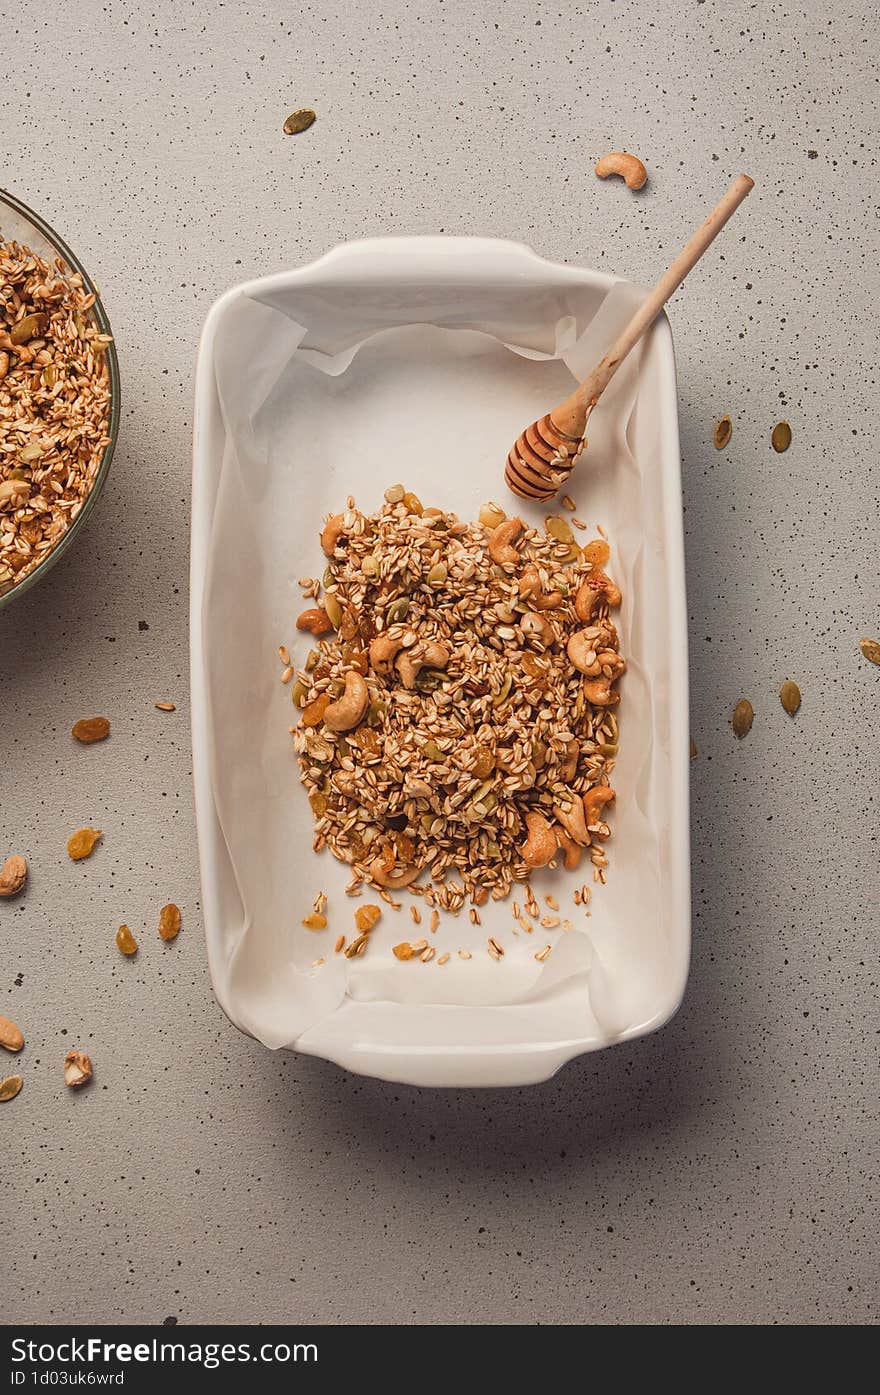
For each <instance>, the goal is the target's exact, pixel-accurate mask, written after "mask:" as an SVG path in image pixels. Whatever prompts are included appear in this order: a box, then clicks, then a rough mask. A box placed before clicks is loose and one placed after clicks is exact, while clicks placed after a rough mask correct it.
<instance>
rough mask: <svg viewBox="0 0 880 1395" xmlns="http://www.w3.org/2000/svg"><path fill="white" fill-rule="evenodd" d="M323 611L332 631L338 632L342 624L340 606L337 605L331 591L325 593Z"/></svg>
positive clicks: (337, 602)
mask: <svg viewBox="0 0 880 1395" xmlns="http://www.w3.org/2000/svg"><path fill="white" fill-rule="evenodd" d="M324 609H325V610H326V612H327V615H328V618H329V620H330V624H331V625H332V626H333V628H334V630H338V629H339V626H340V625H341V624H342V606H341V605H340V604H339V601H338V600H337V598H336V596H335V595H334V593H333V592H332V591H327V592H326V593H325V595H324Z"/></svg>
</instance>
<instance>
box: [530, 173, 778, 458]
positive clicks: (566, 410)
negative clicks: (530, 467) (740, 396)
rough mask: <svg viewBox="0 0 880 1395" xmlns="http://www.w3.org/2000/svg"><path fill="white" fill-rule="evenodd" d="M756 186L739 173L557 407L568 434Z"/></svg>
mask: <svg viewBox="0 0 880 1395" xmlns="http://www.w3.org/2000/svg"><path fill="white" fill-rule="evenodd" d="M754 187H755V181H754V180H753V179H750V178H749V176H748V175H747V174H739V175H737V177H736V179H735V180H734V181H733V183H732V184H731V186H730V188H729V189H728V190H727V193H726V194H725V195H724V197H723V198H722V199H720V200H719V202H718V203H717V204H716V205H715V207H714V208H713V209H712V212H711V213H710V214H709V216H708V218H707V219H706V221H705V223H703V224H702V225H701V226H700V227H699V228H697V231H696V232H695V233H694V235H693V237H692V238H691V239H690V241H689V242H687V243H686V244H685V246H684V247H683V248H682V249H681V251H680V252H679V254H678V256H677V257H676V258H675V261H674V262H673V263H672V265H671V266H670V267H669V269H668V270H667V271H665V272H664V273H663V275H662V276H661V277H660V280H659V281H658V282H657V284H656V286H655V287H654V289H653V290H652V291H651V294H650V295H649V296H648V298H647V299H646V300H644V301H642V304H641V305H640V306H639V308H638V310H637V311H636V313H635V314H634V315H633V317H632V319H631V320H630V322H629V324H628V325H627V326H626V328H625V329H624V330H623V332H622V333H621V334H620V335H619V336H618V338H617V339H616V340H615V341H614V343H613V344H612V345H611V348H610V349H609V350H608V352H607V354H606V355H605V357H604V358H603V359H602V362H601V363H600V364H598V365H597V366H596V367H595V368H594V369H593V371H592V373H591V374H590V375H589V377H587V378H585V379H584V381H583V382H582V383H581V385H580V387H577V388H575V390H574V392H573V393H572V394H571V396H570V397H567V398H566V400H565V401H564V402H562V403H560V405H559V406H558V407H554V409H553V411H552V412H551V413H550V417H551V419H552V421H553V423H554V425H555V426H557V427H558V428H559V430H560V431H563V432H565V433H566V434H567V435H569V436H582V435H583V432H584V428H585V426H586V419H587V416H588V415H589V411H590V410H592V408H593V406H594V405H595V403H596V401H597V400H598V398H599V397H601V395H602V393H603V392H604V391H605V389H606V387H607V386H608V384H609V383H610V381H611V379H612V378H613V377H614V374H615V373H616V372H617V370H618V368H619V367H620V365H621V363H622V362H623V360H624V359H625V358H626V356H627V354H628V353H629V351H630V349H632V348H633V347H634V345H635V344H637V343H638V341H639V340H640V339H641V337H642V335H643V334H644V332H645V330H646V329H648V327H649V326H650V325H651V324H653V322H654V320H655V319H656V318H657V316H658V315H659V313H660V311H661V310H662V309H663V306H664V305H665V304H666V302H667V300H668V299H669V297H670V296H671V295H672V293H673V291H677V290H678V288H679V286H680V285H681V283H682V281H683V280H684V278H685V277H686V276H687V274H688V272H689V271H690V270H691V269H692V268H693V267H694V266H696V264H697V262H698V261H699V260H700V257H702V255H703V253H704V252H705V250H706V248H707V247H708V246H709V244H710V243H711V242H714V240H715V238H716V237H717V236H718V234H719V233H720V231H721V229H722V228H723V227H724V224H725V223H726V222H727V220H728V218H730V217H732V215H733V214H734V213H735V212H736V210H737V209H738V208H739V206H740V204H741V203H742V201H743V199H744V198H745V197H746V195H747V194H749V193H750V192H751V190H752V189H753V188H754Z"/></svg>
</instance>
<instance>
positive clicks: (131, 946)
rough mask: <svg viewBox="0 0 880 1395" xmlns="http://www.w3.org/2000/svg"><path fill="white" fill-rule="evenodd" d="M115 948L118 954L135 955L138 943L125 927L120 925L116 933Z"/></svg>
mask: <svg viewBox="0 0 880 1395" xmlns="http://www.w3.org/2000/svg"><path fill="white" fill-rule="evenodd" d="M116 948H117V949H118V950H119V953H120V954H137V948H138V942H137V940H136V939H135V937H134V935H133V934H132V933H131V931H130V930H129V928H128V926H127V925H120V927H119V929H118V930H117V931H116Z"/></svg>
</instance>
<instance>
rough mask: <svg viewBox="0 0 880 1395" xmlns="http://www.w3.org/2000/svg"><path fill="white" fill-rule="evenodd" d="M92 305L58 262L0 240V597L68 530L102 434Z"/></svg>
mask: <svg viewBox="0 0 880 1395" xmlns="http://www.w3.org/2000/svg"><path fill="white" fill-rule="evenodd" d="M94 301H95V297H94V295H86V293H85V289H84V287H83V281H82V277H81V276H80V275H79V274H78V273H71V272H70V271H69V270H68V268H67V267H66V265H65V263H64V262H63V261H62V260H61V259H60V258H58V259H57V260H56V261H55V263H54V265H51V266H50V265H49V263H48V262H46V261H44V260H43V259H42V258H41V257H38V256H37V254H36V253H35V252H32V251H30V249H29V248H27V247H22V246H21V245H20V244H19V243H17V242H6V241H4V240H3V239H2V238H0V594H2V593H3V592H4V591H8V590H10V589H11V587H12V586H14V585H15V584H16V583H17V582H19V581H21V580H22V579H23V578H24V577H26V576H27V575H28V573H29V572H32V571H33V570H34V568H35V567H36V566H38V565H39V563H40V562H41V561H42V560H43V558H44V557H45V556H46V554H47V553H48V552H50V551H51V549H52V548H53V547H54V546H55V545H56V543H57V542H58V541H59V540H60V538H61V537H62V536H63V535H64V533H65V532H66V531H67V529H68V528H69V527H70V525H71V523H72V522H73V520H74V519H75V518H76V516H77V514H78V513H79V511H80V509H81V508H82V506H83V502H84V501H85V499H86V496H87V495H88V493H89V490H90V489H91V487H92V484H93V483H94V479H95V476H96V474H97V473H98V469H99V468H100V464H101V460H102V459H103V456H104V449H105V447H106V446H107V445H108V443H109V440H110V438H109V436H108V434H107V432H108V425H109V419H110V379H109V374H108V370H107V364H106V359H105V350H106V348H107V345H108V344H109V343H110V336H109V335H106V334H102V333H101V332H100V327H99V326H98V325H97V323H96V322H95V320H94V317H93V316H92V315H91V314H90V313H89V312H90V310H91V308H92V305H93V304H94Z"/></svg>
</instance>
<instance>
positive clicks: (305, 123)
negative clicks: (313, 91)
mask: <svg viewBox="0 0 880 1395" xmlns="http://www.w3.org/2000/svg"><path fill="white" fill-rule="evenodd" d="M316 120H317V117H316V115H315V113H314V112H313V111H312V110H311V108H310V107H300V108H299V110H298V111H292V112H291V113H290V115H289V116H288V118H287V120H286V121H285V123H284V125H283V126H282V128H281V129H282V130H283V131H284V134H285V135H286V136H298V135H299V134H300V132H302V131H307V130H308V129H309V127H310V126H312V125H314V123H315V121H316Z"/></svg>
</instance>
